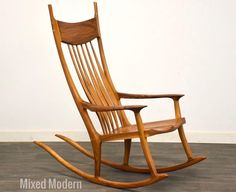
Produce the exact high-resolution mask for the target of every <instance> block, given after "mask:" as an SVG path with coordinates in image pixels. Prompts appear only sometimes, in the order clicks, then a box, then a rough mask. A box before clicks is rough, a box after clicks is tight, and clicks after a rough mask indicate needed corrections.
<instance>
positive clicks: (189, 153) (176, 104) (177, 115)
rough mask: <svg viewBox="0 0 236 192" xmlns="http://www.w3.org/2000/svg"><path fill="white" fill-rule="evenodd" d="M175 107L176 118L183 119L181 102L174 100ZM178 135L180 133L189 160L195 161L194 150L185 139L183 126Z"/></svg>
mask: <svg viewBox="0 0 236 192" xmlns="http://www.w3.org/2000/svg"><path fill="white" fill-rule="evenodd" d="M174 106H175V118H176V119H178V118H181V111H180V106H179V100H174ZM178 133H179V137H180V140H181V142H182V145H183V148H184V151H185V153H186V156H187V158H188V160H192V159H193V154H192V150H191V148H190V145H189V143H188V141H187V139H186V137H185V133H184V128H183V126H181V127H179V128H178Z"/></svg>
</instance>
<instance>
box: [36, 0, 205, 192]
mask: <svg viewBox="0 0 236 192" xmlns="http://www.w3.org/2000/svg"><path fill="white" fill-rule="evenodd" d="M94 10H95V15H94V17H93V18H92V19H89V20H86V21H82V22H78V23H66V22H62V21H58V20H56V19H55V18H54V16H53V11H52V6H51V5H49V13H50V18H51V23H52V29H53V34H54V39H55V42H56V47H57V51H58V54H59V58H60V61H61V64H62V68H63V71H64V74H65V77H66V80H67V83H68V86H69V88H70V91H71V94H72V96H73V98H74V101H75V104H76V106H77V108H78V110H79V112H80V114H81V117H82V119H83V121H84V124H85V126H86V128H87V131H88V134H89V137H90V140H91V144H92V149H93V151H92V152H90V151H88V150H86V149H85V148H83V147H82V146H81V145H79V144H78V143H77V142H75V141H73V140H72V139H70V138H68V137H65V136H63V135H56V136H57V137H59V138H60V139H62V140H64V141H65V142H67V143H68V144H70V145H72V146H73V147H74V148H76V149H77V150H79V151H80V152H81V153H83V154H84V155H86V156H88V157H89V158H91V159H93V160H94V175H91V174H88V173H86V172H84V171H81V170H80V169H79V168H77V167H75V166H74V165H72V164H70V163H69V162H68V161H66V160H65V159H63V158H62V157H61V156H60V155H59V154H57V153H56V152H55V151H54V150H53V149H51V148H50V147H49V146H48V145H46V144H44V143H42V142H38V141H35V142H34V143H35V144H37V145H38V146H40V147H41V148H43V149H44V150H46V151H47V152H48V153H49V154H50V155H51V156H52V157H54V158H55V159H56V160H57V161H58V162H59V163H61V164H62V165H64V166H65V167H66V168H68V169H69V170H71V171H72V172H74V173H76V174H77V175H79V176H81V177H83V178H85V179H87V180H89V181H91V182H94V183H97V184H101V185H105V186H110V187H115V188H135V187H142V186H146V185H150V184H152V183H155V182H158V181H160V180H162V179H164V178H167V177H168V175H167V174H166V172H171V171H175V170H179V169H182V168H185V167H188V166H191V165H193V164H196V163H198V162H200V161H202V160H204V159H205V158H206V157H204V156H197V157H193V155H192V151H191V149H190V146H189V144H188V142H187V140H186V137H185V134H184V128H183V124H185V118H183V117H182V116H181V112H180V106H179V99H180V98H181V97H183V95H181V94H162V95H146V94H128V93H121V92H118V91H117V90H116V89H115V86H114V84H113V82H112V79H111V76H110V73H109V71H108V67H107V63H106V59H105V54H104V50H103V45H102V38H101V34H100V27H99V18H98V9H97V4H96V3H94ZM66 47H67V48H66ZM65 53H66V54H67V56H70V58H69V59H66V57H65V55H66V54H65ZM69 64H70V65H72V66H70V67H69ZM73 68H74V69H73ZM72 70H74V73H73V72H72ZM72 74H76V75H77V78H78V80H79V82H80V89H83V91H84V93H85V95H86V97H87V99H88V101H85V100H83V99H82V97H81V96H80V94H79V92H78V86H79V85H77V84H75V78H76V77H74V76H73V75H72ZM154 98H155V99H158V98H169V99H171V100H172V101H173V104H174V110H175V118H174V119H168V120H162V121H154V122H143V121H142V118H141V114H140V112H141V110H142V109H143V108H145V107H146V106H144V105H129V106H123V105H121V99H154ZM126 110H130V111H132V112H133V113H134V117H135V120H136V123H135V124H134V125H132V124H131V123H130V122H129V120H128V118H127V116H126V112H125V111H126ZM88 111H90V112H95V113H96V115H97V118H98V120H99V122H100V125H101V128H100V130H101V131H100V130H99V128H95V126H94V124H93V122H92V119H91V118H90V115H89V113H88ZM175 130H178V133H179V137H180V140H181V142H182V145H183V148H184V151H185V153H186V157H187V160H186V162H184V163H182V164H178V165H174V166H171V167H163V168H159V167H158V166H156V165H155V162H154V160H153V158H152V155H151V152H150V148H149V144H148V142H147V137H150V136H153V135H157V134H163V133H168V132H172V131H175ZM133 138H139V139H140V143H141V147H142V150H143V154H144V157H145V159H146V163H147V167H146V168H141V167H135V166H132V165H130V164H129V156H130V150H131V142H132V139H133ZM114 140H124V159H123V162H122V163H120V164H119V163H115V162H112V161H109V160H106V159H102V158H101V147H102V143H103V142H107V141H114ZM101 164H105V165H108V166H111V167H113V168H116V169H120V170H123V171H129V172H136V173H148V174H150V176H149V177H148V178H147V179H145V180H141V181H133V182H118V181H111V180H107V179H104V178H102V177H101V175H100V172H101V171H100V168H101Z"/></svg>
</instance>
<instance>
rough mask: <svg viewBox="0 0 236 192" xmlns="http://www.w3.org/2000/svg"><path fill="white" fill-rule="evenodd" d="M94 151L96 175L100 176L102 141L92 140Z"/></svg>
mask: <svg viewBox="0 0 236 192" xmlns="http://www.w3.org/2000/svg"><path fill="white" fill-rule="evenodd" d="M92 147H93V153H94V175H95V177H100V173H101V148H102V143H101V142H92Z"/></svg>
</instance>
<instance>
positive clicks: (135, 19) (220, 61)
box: [0, 0, 236, 143]
mask: <svg viewBox="0 0 236 192" xmlns="http://www.w3.org/2000/svg"><path fill="white" fill-rule="evenodd" d="M48 3H52V4H53V7H54V12H55V16H56V17H57V18H58V19H60V20H65V21H71V22H74V21H79V20H83V19H86V18H89V17H91V16H92V15H93V5H92V1H87V0H60V1H56V0H55V1H49V0H48V1H46V0H44V1H43V0H34V1H32V0H21V1H16V0H1V6H0V23H1V31H0V34H1V35H0V42H1V47H0V90H1V92H0V93H1V94H0V141H12V140H13V141H16V140H32V139H37V138H40V139H52V138H51V137H49V134H51V135H52V133H48V132H56V131H61V132H64V131H69V132H70V134H72V135H73V134H74V136H75V135H76V136H78V137H79V138H81V137H82V135H83V138H85V139H86V135H85V136H84V134H83V131H85V128H84V125H83V122H82V120H81V118H80V116H79V114H78V112H77V109H76V107H75V105H74V103H73V100H72V97H71V95H70V93H69V90H68V88H67V85H66V82H65V79H64V76H63V73H62V69H61V66H60V63H59V59H58V56H57V52H56V48H55V43H54V40H53V35H52V31H51V26H50V21H49V15H48V9H47V4H48ZM98 6H99V13H100V20H101V21H100V23H101V31H102V35H103V41H104V47H105V51H106V56H107V60H108V63H109V67H110V72H111V75H112V77H113V81H114V83H115V85H116V87H117V89H118V90H119V91H123V92H134V93H185V94H186V96H185V97H184V98H183V99H182V100H181V104H182V111H183V112H182V113H183V115H184V116H185V117H186V119H187V125H186V132H188V135H189V136H190V141H193V142H225V143H227V142H234V143H236V136H235V135H236V127H235V123H234V121H235V119H236V113H235V108H236V100H235V98H236V90H235V82H236V75H235V72H236V11H235V10H236V1H234V0H227V1H224V0H181V1H180V0H139V1H137V0H136V1H135V0H128V1H127V0H126V1H125V0H119V1H118V0H109V1H108V0H99V1H98ZM135 102H136V101H133V103H135ZM125 103H127V102H125ZM129 103H130V102H129ZM139 103H140V102H139ZM141 103H144V104H145V103H147V104H149V105H151V107H150V109H145V110H144V111H143V113H142V114H143V118H144V120H157V119H161V118H166V117H168V116H170V115H173V113H172V112H173V110H172V103H170V102H169V100H155V101H141ZM19 132H21V133H19ZM33 132H34V133H33ZM39 133H43V134H42V135H41V136H40V135H39ZM205 134H206V135H207V137H206V136H205V137H204V135H205ZM175 138H176V137H175V136H167V137H166V139H163V140H167V141H175ZM153 140H156V141H159V137H154V138H153Z"/></svg>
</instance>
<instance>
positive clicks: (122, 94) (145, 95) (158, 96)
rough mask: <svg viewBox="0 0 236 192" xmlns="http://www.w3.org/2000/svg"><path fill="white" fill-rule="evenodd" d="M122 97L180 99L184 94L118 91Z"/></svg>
mask: <svg viewBox="0 0 236 192" xmlns="http://www.w3.org/2000/svg"><path fill="white" fill-rule="evenodd" d="M117 93H118V96H119V97H120V98H125V99H157V98H171V99H173V100H179V99H180V98H181V97H183V96H184V95H183V94H158V95H156V94H150V95H149V94H132V93H121V92H117Z"/></svg>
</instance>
